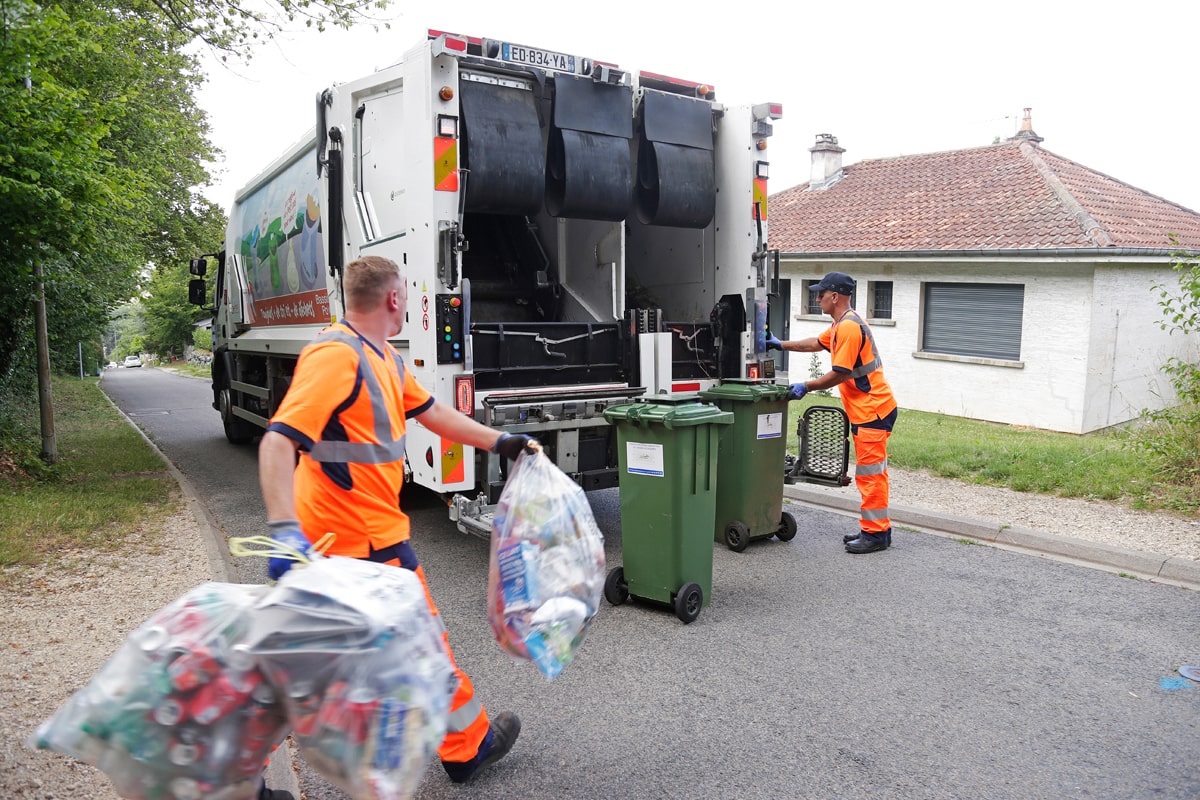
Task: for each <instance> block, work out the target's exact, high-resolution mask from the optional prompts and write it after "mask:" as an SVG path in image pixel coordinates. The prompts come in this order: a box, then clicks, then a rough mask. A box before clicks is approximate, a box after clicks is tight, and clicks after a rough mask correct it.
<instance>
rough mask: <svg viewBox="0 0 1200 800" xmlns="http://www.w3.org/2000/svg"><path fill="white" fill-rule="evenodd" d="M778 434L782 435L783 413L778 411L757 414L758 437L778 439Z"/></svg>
mask: <svg viewBox="0 0 1200 800" xmlns="http://www.w3.org/2000/svg"><path fill="white" fill-rule="evenodd" d="M780 436H783V414H782V413H781V412H778V411H777V412H775V413H774V414H759V415H758V438H759V439H778V438H779V437H780Z"/></svg>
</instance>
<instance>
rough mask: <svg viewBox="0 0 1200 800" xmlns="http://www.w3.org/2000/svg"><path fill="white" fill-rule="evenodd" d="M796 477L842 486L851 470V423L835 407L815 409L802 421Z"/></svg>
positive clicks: (843, 413) (807, 412)
mask: <svg viewBox="0 0 1200 800" xmlns="http://www.w3.org/2000/svg"><path fill="white" fill-rule="evenodd" d="M798 433H799V439H800V463H799V465H798V469H797V470H796V471H795V473H794V474H795V475H796V477H802V478H804V479H806V480H813V479H817V480H826V481H830V482H833V483H840V482H841V479H842V477H843V476H844V475H846V472H847V469H848V468H849V466H850V421H849V420H848V419H847V418H846V412H844V411H842V409H840V408H837V407H835V406H812V407H811V408H809V409H808V410H806V411H805V412H804V416H802V417H801V418H800V425H799V431H798Z"/></svg>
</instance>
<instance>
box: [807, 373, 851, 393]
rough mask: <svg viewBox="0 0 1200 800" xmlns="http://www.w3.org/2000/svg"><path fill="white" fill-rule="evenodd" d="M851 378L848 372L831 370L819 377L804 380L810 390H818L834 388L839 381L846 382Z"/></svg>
mask: <svg viewBox="0 0 1200 800" xmlns="http://www.w3.org/2000/svg"><path fill="white" fill-rule="evenodd" d="M849 379H850V373H848V372H834V371H833V370H830V371H829V372H826V373H825V374H824V375H822V376H821V377H819V378H813V379H812V380H810V381H805V382H804V387H805V388H806V389H807V390H808V391H810V392H817V391H820V390H821V389H832V388H833V387H835V386H837V385H838V384H839V383H845V382H846V381H847V380H849Z"/></svg>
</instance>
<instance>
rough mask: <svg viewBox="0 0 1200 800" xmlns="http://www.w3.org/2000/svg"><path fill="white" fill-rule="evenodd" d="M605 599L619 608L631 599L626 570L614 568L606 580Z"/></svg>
mask: <svg viewBox="0 0 1200 800" xmlns="http://www.w3.org/2000/svg"><path fill="white" fill-rule="evenodd" d="M604 599H605V600H607V601H608V602H610V603H612V604H613V605H614V606H619V605H621V604H622V603H624V602H625V601H626V600H628V599H629V584H628V583H626V582H625V568H624V567H613V568H612V569H611V570H609V572H608V577H607V578H605V579H604Z"/></svg>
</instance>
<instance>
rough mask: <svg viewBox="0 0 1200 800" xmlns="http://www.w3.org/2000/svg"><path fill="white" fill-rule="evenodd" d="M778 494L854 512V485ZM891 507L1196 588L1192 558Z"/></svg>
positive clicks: (956, 530) (1199, 579)
mask: <svg viewBox="0 0 1200 800" xmlns="http://www.w3.org/2000/svg"><path fill="white" fill-rule="evenodd" d="M783 496H784V499H786V500H790V501H791V502H794V503H800V504H803V505H808V506H813V507H816V508H821V509H824V510H826V511H832V512H836V513H840V514H845V515H847V516H851V517H857V516H858V507H859V497H858V492H857V491H856V490H855V489H854V488H853V487H848V488H847V489H846V490H844V491H843V492H841V493H837V494H833V493H830V492H829V491H828V490H826V489H821V488H818V487H815V486H808V485H804V484H794V485H789V486H784V487H783ZM890 511H891V518H892V523H893V525H895V526H896V527H902V528H911V529H913V530H918V531H923V532H926V533H932V534H935V535H941V536H950V537H955V538H957V537H966V538H969V539H975V540H978V541H980V542H984V543H987V544H990V545H993V546H995V547H1001V548H1004V549H1009V550H1016V551H1020V552H1026V553H1030V554H1032V555H1039V556H1043V557H1045V558H1053V559H1056V560H1059V561H1065V562H1069V563H1073V564H1080V565H1082V566H1086V567H1091V568H1093V569H1102V570H1106V571H1109V572H1115V573H1123V574H1126V575H1133V576H1135V577H1137V578H1141V579H1143V580H1148V581H1153V582H1155V583H1165V584H1170V585H1173V586H1181V587H1183V588H1185V589H1192V590H1196V591H1200V562H1197V561H1193V560H1191V559H1187V558H1180V557H1178V556H1167V555H1162V554H1161V553H1151V552H1140V551H1137V550H1128V549H1125V548H1121V547H1114V546H1112V545H1107V544H1103V543H1100V542H1089V541H1087V540H1085V539H1078V538H1075V537H1071V536H1060V535H1057V534H1051V533H1046V532H1044V531H1038V530H1033V529H1030V528H1020V527H1014V526H1010V525H1005V524H1002V523H1000V522H995V521H988V520H980V519H971V518H968V517H958V516H953V515H950V514H946V513H944V512H941V511H930V510H928V509H921V508H913V507H909V506H900V505H894V504H893V505H891V506H890Z"/></svg>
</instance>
